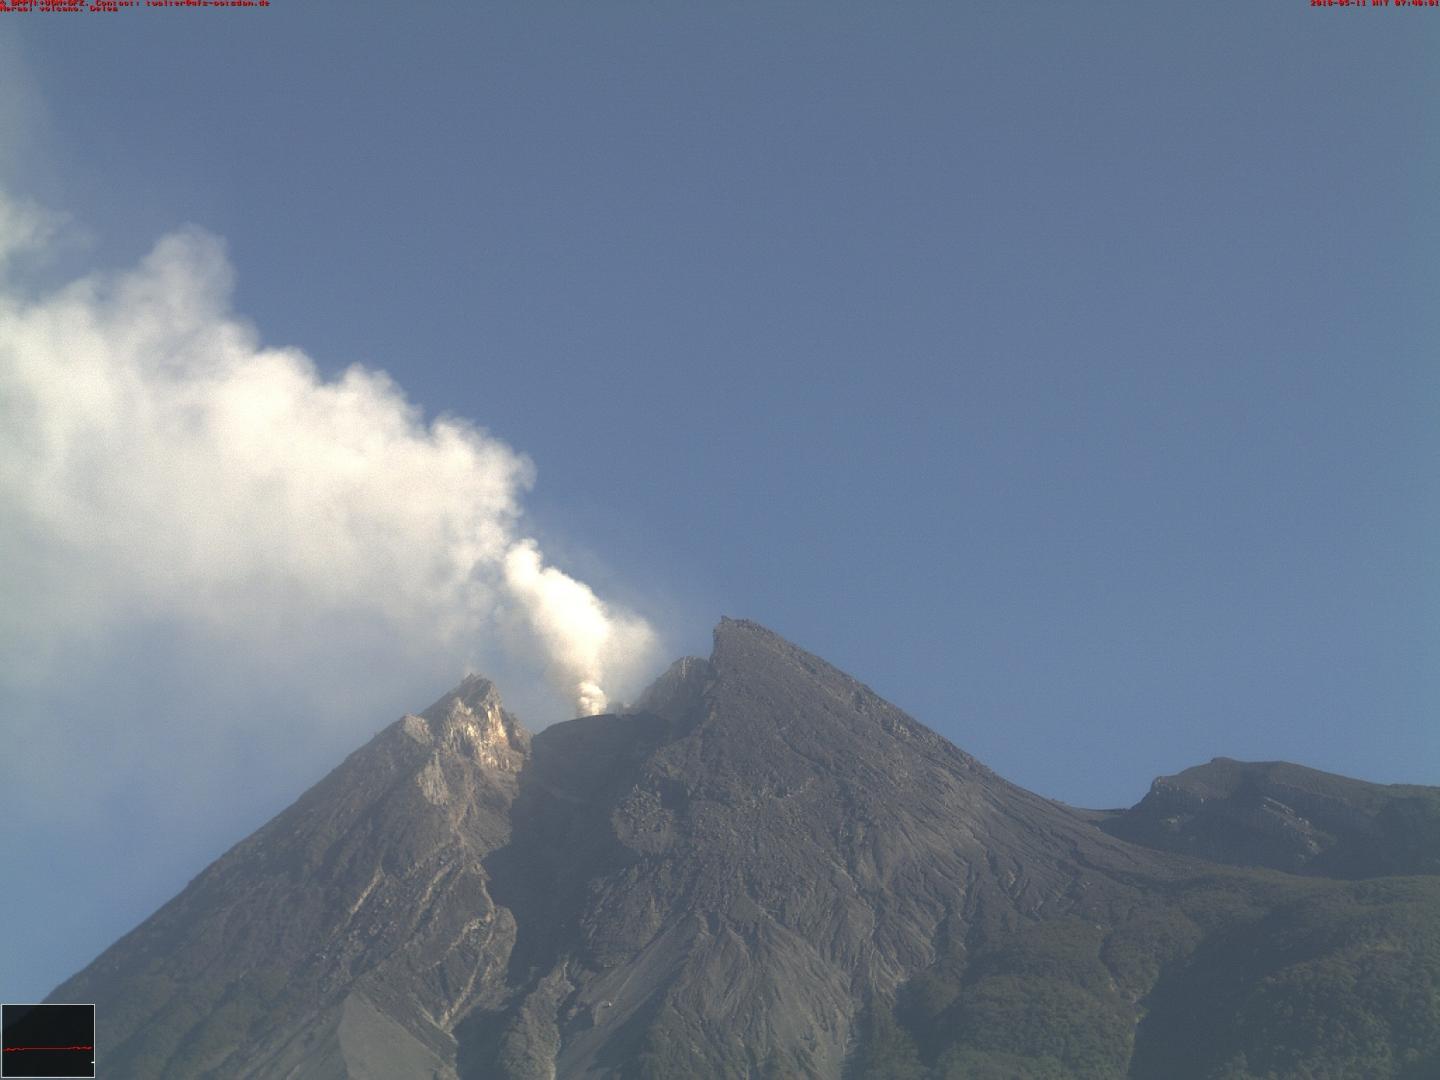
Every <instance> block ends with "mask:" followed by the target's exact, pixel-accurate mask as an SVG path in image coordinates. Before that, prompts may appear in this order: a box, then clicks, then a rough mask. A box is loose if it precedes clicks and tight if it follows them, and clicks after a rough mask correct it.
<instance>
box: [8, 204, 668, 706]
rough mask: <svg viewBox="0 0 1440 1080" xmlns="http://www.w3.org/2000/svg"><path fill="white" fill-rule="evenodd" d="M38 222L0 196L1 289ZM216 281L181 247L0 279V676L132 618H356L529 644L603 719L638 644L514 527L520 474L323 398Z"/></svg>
mask: <svg viewBox="0 0 1440 1080" xmlns="http://www.w3.org/2000/svg"><path fill="white" fill-rule="evenodd" d="M53 220H54V219H53V218H52V217H50V216H48V215H46V214H44V213H42V212H40V211H38V210H35V209H33V208H29V207H24V206H20V205H18V204H16V203H14V202H12V201H10V200H8V199H6V198H5V197H4V196H3V195H0V275H3V274H4V273H5V270H6V264H7V263H9V262H13V260H14V258H15V257H16V256H17V253H22V252H23V249H25V248H27V247H28V248H35V247H38V246H42V245H43V244H44V243H46V241H47V237H48V235H49V232H50V230H51V225H52V222H53ZM231 276H232V275H231V270H230V266H229V264H228V262H227V260H226V257H225V253H224V250H223V246H222V244H221V243H220V242H219V241H218V240H216V239H215V238H214V237H212V236H209V235H207V234H205V233H203V232H199V231H196V230H189V231H183V232H180V233H176V234H174V235H171V236H168V237H166V238H164V239H163V240H161V241H160V243H159V244H157V245H156V247H155V249H154V250H153V251H152V252H151V253H150V255H149V256H147V257H146V258H145V259H144V260H143V261H142V262H141V263H140V265H139V266H137V267H136V268H134V269H132V270H129V271H126V272H124V273H120V274H114V275H106V276H100V275H95V276H90V277H86V278H84V279H82V280H79V281H76V282H74V283H73V284H71V285H69V286H67V287H65V288H63V289H60V290H57V291H54V292H51V293H49V294H45V295H41V296H39V297H30V296H26V295H23V294H22V291H21V290H20V289H18V288H15V287H12V284H11V283H10V281H9V280H8V279H4V278H0V506H3V508H4V513H3V515H0V595H3V596H4V597H5V598H6V602H5V604H4V605H0V607H3V610H0V652H3V655H4V656H6V657H9V658H10V660H8V661H0V665H3V667H0V673H3V674H6V675H8V676H9V677H11V678H17V677H20V676H21V674H22V673H23V672H24V671H25V670H27V669H28V670H34V669H35V668H36V666H37V665H39V666H43V661H44V658H45V655H46V652H47V648H48V647H50V646H54V645H56V644H57V643H59V642H61V641H63V640H73V639H74V638H76V637H77V636H80V637H87V636H88V637H95V636H103V635H106V634H111V633H114V632H116V631H117V630H120V629H121V628H123V626H124V625H125V624H126V623H127V621H130V620H134V619H136V618H140V619H145V618H150V619H161V620H178V621H181V622H185V623H200V624H203V625H204V626H205V627H206V629H207V630H210V631H214V630H218V631H220V633H221V635H222V636H223V635H232V636H234V635H240V636H245V635H250V636H252V637H257V636H258V637H264V636H265V635H266V634H267V633H269V632H270V631H271V630H272V629H273V628H274V626H275V624H276V623H283V622H284V621H285V619H286V618H288V617H289V615H290V614H291V613H296V612H300V613H313V612H315V611H331V612H335V613H341V614H343V613H345V612H352V611H353V612H364V613H366V614H368V615H377V614H378V615H379V616H381V617H382V618H383V619H384V620H386V622H387V623H388V624H391V625H393V626H394V627H395V628H396V629H397V630H398V631H402V632H404V633H405V634H407V635H408V636H409V640H411V641H412V642H413V641H414V639H415V636H416V635H421V636H422V637H423V638H424V639H426V640H430V639H433V640H434V641H435V642H437V643H443V644H445V645H447V646H449V647H453V646H454V645H455V643H456V642H465V643H474V645H473V647H474V648H475V649H476V650H477V651H478V652H480V653H484V652H486V651H488V650H490V649H491V648H492V647H493V646H494V645H496V644H499V645H502V646H503V647H504V649H505V650H506V651H509V652H511V653H513V652H515V651H516V650H517V649H518V650H521V651H528V652H529V653H531V654H534V653H535V652H536V650H539V651H540V652H541V654H542V661H543V666H544V667H545V669H546V670H547V671H548V672H549V674H550V675H551V676H552V677H553V678H554V679H555V681H556V683H557V685H559V686H562V687H563V688H564V690H565V692H566V693H567V694H568V695H569V696H570V697H571V698H572V699H573V700H574V701H575V703H576V708H577V710H578V711H579V712H581V713H588V712H594V711H599V710H601V709H603V707H604V703H605V694H604V691H603V690H602V689H601V687H602V686H605V685H608V684H609V682H610V680H612V679H618V680H619V681H621V682H624V681H626V680H628V679H631V678H633V677H634V676H635V675H637V674H639V673H640V672H639V671H638V669H639V668H640V667H642V666H643V665H645V664H647V663H648V661H649V659H650V657H649V655H648V653H649V651H650V650H651V648H652V647H653V644H654V635H653V634H652V632H651V630H650V628H649V627H648V625H647V624H646V623H645V622H644V621H643V620H641V619H639V618H636V617H632V616H626V615H624V614H620V613H616V612H613V611H611V610H610V609H609V608H607V607H606V605H605V604H603V603H602V602H601V601H600V600H599V599H598V598H597V597H596V595H595V594H594V592H592V591H591V590H590V588H589V587H588V586H586V585H584V584H582V583H581V582H578V581H576V580H574V579H573V578H571V577H568V576H566V575H565V574H564V573H562V572H561V571H559V570H557V569H556V568H554V567H549V566H546V565H545V564H544V561H543V559H542V557H541V554H540V549H539V547H538V545H537V544H536V542H535V541H534V540H533V539H530V538H528V537H525V536H524V535H523V534H522V533H521V532H520V516H521V507H520V502H519V498H520V496H521V494H523V492H524V491H525V490H526V489H527V487H528V486H529V485H530V483H531V482H532V478H533V468H532V466H531V464H530V462H529V461H528V460H527V459H526V458H525V457H524V456H522V455H521V454H518V453H516V452H515V451H514V450H512V449H511V448H510V447H508V446H506V445H505V444H504V443H502V442H500V441H498V440H497V439H495V438H493V437H491V436H490V435H488V434H486V433H485V432H484V431H482V430H481V429H479V428H477V427H475V426H473V425H472V424H470V423H468V422H466V421H464V420H459V419H455V418H449V417H442V418H440V419H437V420H434V421H432V422H429V423H426V422H425V421H424V418H423V417H422V416H421V414H420V412H419V410H418V409H417V408H416V407H415V406H414V405H412V404H411V403H409V402H408V401H407V400H406V399H405V397H404V395H403V393H402V392H401V390H400V389H399V388H398V387H397V386H396V385H395V383H394V382H392V381H391V379H390V378H389V377H388V376H386V375H385V374H384V373H382V372H378V371H373V370H368V369H366V368H363V367H359V366H356V367H351V368H350V369H349V370H347V371H346V372H345V373H344V374H343V375H341V376H340V377H339V378H337V379H334V380H331V381H327V380H326V379H324V378H322V377H321V375H320V374H319V373H318V372H317V370H316V367H315V365H314V363H313V362H312V361H311V360H310V359H309V358H308V357H306V356H305V355H304V354H303V353H301V352H299V351H297V350H294V349H274V348H267V347H264V346H262V345H261V344H259V342H258V340H257V335H256V334H255V332H254V330H253V329H251V328H250V327H249V325H248V324H246V323H244V322H242V321H240V320H238V319H237V318H235V317H234V316H233V315H232V314H231V313H230V310H229V296H230V291H231ZM517 614H519V615H520V616H523V617H521V618H518V619H517V618H516V617H515V616H516V615H517ZM517 634H518V635H519V637H517ZM502 639H503V640H502ZM12 665H13V670H4V669H8V668H11V667H12Z"/></svg>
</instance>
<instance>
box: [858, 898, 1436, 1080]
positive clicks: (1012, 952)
mask: <svg viewBox="0 0 1440 1080" xmlns="http://www.w3.org/2000/svg"><path fill="white" fill-rule="evenodd" d="M1106 922H1109V924H1110V925H1108V926H1107V925H1106ZM968 945H969V947H968V948H966V947H960V946H956V947H955V948H953V949H952V950H951V952H950V953H949V954H948V955H946V956H944V957H942V958H941V960H940V961H939V962H937V963H936V964H935V965H934V967H932V968H931V969H929V970H928V971H926V972H924V973H922V974H921V975H919V976H917V977H916V978H914V979H912V980H911V981H910V982H909V983H908V984H907V985H906V986H905V987H903V988H902V990H901V993H900V994H899V995H898V997H897V998H896V1000H895V1002H894V1003H893V1005H892V1006H890V1007H889V1008H888V1009H880V1010H876V1011H875V1015H874V1016H873V1017H871V1018H870V1019H869V1021H868V1022H867V1024H866V1025H865V1029H864V1032H863V1045H862V1047H861V1049H860V1050H859V1051H857V1053H856V1054H855V1056H854V1059H853V1062H852V1072H851V1075H853V1076H854V1077H857V1078H864V1080H871V1078H874V1080H960V1078H962V1077H963V1078H965V1080H977V1078H986V1077H995V1078H997V1080H998V1078H1001V1077H1004V1078H1006V1080H1016V1078H1019V1080H1060V1078H1062V1077H1063V1078H1081V1080H1084V1078H1093V1080H1106V1078H1118V1077H1129V1078H1131V1080H1291V1078H1309V1080H1341V1078H1350V1077H1366V1078H1368V1080H1387V1078H1388V1080H1424V1078H1431V1077H1435V1076H1440V880H1436V879H1434V878H1388V879H1377V880H1370V881H1365V882H1356V883H1339V882H1333V881H1322V880H1314V879H1306V880H1302V879H1293V878H1282V877H1280V876H1279V875H1271V874H1241V873H1236V874H1230V875H1227V874H1218V875H1215V876H1213V877H1205V878H1200V879H1195V880H1192V881H1191V882H1188V883H1186V884H1185V885H1184V886H1183V887H1181V888H1178V889H1176V890H1175V892H1174V894H1173V895H1172V896H1171V897H1169V898H1168V902H1166V901H1164V900H1158V901H1156V902H1154V903H1151V904H1147V905H1146V906H1143V907H1140V908H1138V909H1136V910H1133V911H1130V912H1126V913H1123V915H1122V916H1121V917H1120V918H1118V919H1111V920H1106V921H1104V922H1102V921H1098V920H1097V921H1094V922H1092V921H1087V920H1081V919H1073V918H1072V919H1060V920H1054V921H1049V922H1036V923H1034V924H1032V925H1029V926H1024V925H1021V926H1014V927H1006V928H1005V929H1004V930H1001V931H998V932H996V933H994V934H993V935H992V936H991V938H990V939H989V940H980V941H975V940H972V941H971V942H969V943H968Z"/></svg>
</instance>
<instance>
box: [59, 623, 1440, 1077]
mask: <svg viewBox="0 0 1440 1080" xmlns="http://www.w3.org/2000/svg"><path fill="white" fill-rule="evenodd" d="M1302 771H1303V770H1302ZM1286 775H1287V776H1288V775H1289V774H1286ZM1331 779H1333V780H1337V781H1338V780H1341V779H1343V778H1331ZM1332 786H1333V785H1332ZM1407 797H1408V796H1407ZM1381 812H1383V809H1382V810H1377V811H1376V813H1377V814H1378V813H1381ZM1102 824H1104V822H1102ZM1111 824H1113V819H1112V822H1111ZM1400 834H1405V830H1404V829H1403V828H1400V829H1399V831H1398V833H1397V835H1400ZM1407 835H1408V834H1407ZM1421 835H1423V834H1421ZM1227 853H1228V851H1227V850H1226V849H1223V847H1222V849H1221V850H1220V851H1219V854H1221V855H1225V854H1227ZM53 999H54V1000H81V1001H91V1000H93V1001H95V1002H96V1003H97V1005H98V1006H99V1009H98V1014H99V1017H100V1025H101V1026H100V1032H99V1036H98V1039H99V1043H100V1053H101V1054H102V1055H103V1056H104V1058H105V1061H106V1063H107V1069H108V1072H107V1074H108V1075H112V1076H119V1077H126V1076H135V1077H152V1076H166V1077H172V1076H174V1077H188V1076H212V1077H230V1076H250V1077H312V1076H313V1077H382V1076H383V1077H387V1078H393V1080H405V1078H408V1077H417V1078H433V1077H452V1078H457V1077H458V1078H462V1080H470V1078H476V1080H478V1078H485V1080H492V1078H494V1080H519V1078H526V1080H528V1078H545V1080H553V1078H565V1080H568V1078H579V1077H615V1078H625V1080H655V1078H672V1077H673V1078H682V1077H683V1078H689V1077H700V1076H703V1077H733V1078H761V1077H816V1078H827V1080H839V1078H841V1077H845V1078H853V1077H877V1078H879V1077H885V1078H892V1080H893V1078H912V1080H940V1078H944V1080H959V1078H961V1077H964V1078H976V1077H996V1078H999V1077H1005V1078H1015V1077H1021V1078H1025V1077H1029V1078H1047V1080H1048V1078H1060V1077H1066V1078H1069V1077H1078V1078H1091V1080H1109V1078H1118V1077H1131V1078H1133V1080H1176V1078H1179V1080H1185V1078H1194V1080H1216V1078H1224V1080H1252V1078H1253V1080H1260V1078H1266V1077H1275V1076H1289V1075H1307V1074H1308V1075H1314V1076H1342V1075H1343V1076H1351V1075H1357V1076H1358V1075H1364V1076H1369V1077H1375V1078H1376V1080H1385V1078H1399V1080H1422V1078H1424V1077H1430V1076H1434V1075H1440V877H1416V878H1391V877H1381V878H1376V879H1373V880H1368V881H1360V882H1341V881H1333V880H1328V879H1321V878H1314V877H1311V878H1302V877H1296V876H1293V875H1289V874H1282V873H1278V872H1274V871H1271V870H1245V869H1239V868H1235V867H1228V866H1220V865H1216V864H1214V863H1207V862H1201V861H1199V860H1196V859H1193V858H1187V857H1184V856H1181V855H1177V854H1173V853H1171V852H1166V851H1160V850H1154V849H1153V848H1151V847H1145V846H1140V845H1137V844H1135V843H1131V842H1129V841H1128V840H1125V839H1121V838H1119V837H1117V836H1112V835H1109V834H1108V833H1107V832H1106V831H1105V830H1104V829H1102V828H1100V827H1097V824H1096V820H1095V815H1094V814H1091V813H1088V812H1082V811H1074V810H1071V809H1069V808H1066V807H1064V806H1062V805H1060V804H1057V803H1054V802H1051V801H1049V800H1046V799H1043V798H1041V797H1039V796H1037V795H1034V794H1032V793H1030V792H1027V791H1024V790H1023V789H1020V788H1017V787H1015V786H1014V785H1013V784H1010V783H1008V782H1007V781H1005V780H1003V779H1002V778H1000V777H998V776H996V775H995V774H994V773H993V772H991V771H990V770H989V769H987V768H985V766H983V765H981V764H980V763H979V762H977V761H975V760H974V759H973V758H971V757H970V756H969V755H967V754H965V753H964V752H963V751H961V750H959V749H957V748H956V747H954V746H952V745H951V744H950V743H948V742H946V741H945V740H944V739H942V738H940V737H939V736H938V735H936V734H935V733H933V732H931V731H929V730H928V729H926V728H924V727H922V726H921V725H919V724H917V723H916V722H915V721H913V720H912V719H910V718H909V717H907V716H906V715H905V714H903V713H902V712H900V711H899V710H898V709H896V708H894V707H893V706H891V705H889V704H887V703H886V702H884V701H882V700H881V699H880V698H878V697H877V696H876V695H875V694H874V693H872V692H871V691H870V690H869V689H868V688H866V687H865V686H863V685H862V684H860V683H858V682H856V681H855V680H854V679H852V678H850V677H849V676H847V675H845V674H844V673H842V672H840V671H838V670H836V669H835V668H833V667H831V666H830V665H828V664H826V663H824V662H823V661H821V660H819V659H817V658H816V657H814V656H811V655H810V654H808V653H806V652H804V651H803V650H801V649H798V648H796V647H795V646H793V645H791V644H790V643H788V642H786V641H784V640H782V639H781V638H779V637H777V636H776V635H774V634H772V633H771V632H769V631H767V630H765V629H764V628H762V627H759V626H757V625H755V624H753V623H748V622H742V621H736V620H724V621H722V622H721V624H720V626H719V627H718V628H717V629H716V631H715V647H714V651H713V653H712V654H711V656H710V657H709V658H708V659H699V658H693V657H692V658H686V659H684V660H681V661H678V662H677V663H676V664H675V665H673V666H672V667H671V669H670V670H669V671H667V672H666V673H665V674H664V675H662V676H661V677H660V679H658V680H657V681H656V683H655V684H654V685H653V686H652V687H651V688H650V690H649V691H647V693H646V694H645V695H644V696H643V697H642V698H641V700H640V702H639V704H638V705H637V706H636V708H635V709H634V711H632V712H630V713H627V714H625V715H609V716H595V717H586V718H583V719H580V720H574V721H570V722H568V723H563V724H557V725H555V726H553V727H550V728H548V729H546V730H545V731H543V732H541V733H540V734H538V735H536V736H535V737H534V739H533V740H531V739H529V738H528V737H527V736H526V735H525V734H524V733H523V732H522V731H521V730H520V728H519V726H518V725H517V724H516V723H515V721H514V719H513V718H512V717H510V716H509V715H508V714H506V713H505V712H504V710H503V709H502V708H501V706H500V702H499V698H498V696H497V695H496V693H495V690H494V688H493V687H492V686H490V684H489V683H487V682H485V681H484V680H481V679H469V680H467V681H466V682H465V683H464V684H462V686H461V687H459V688H458V689H457V690H456V691H455V692H453V693H452V694H450V695H447V696H446V697H445V698H442V699H441V701H439V702H437V703H436V705H434V706H432V707H431V708H430V709H429V710H427V711H426V712H425V713H424V714H422V715H421V716H419V717H413V716H411V717H405V718H404V719H402V720H401V721H399V722H397V723H396V724H394V725H392V726H391V727H389V728H387V729H386V730H385V731H383V732H382V733H381V734H380V735H378V736H377V737H376V738H375V739H374V740H372V742H371V743H370V744H369V745H367V746H366V747H364V748H362V749H361V750H359V751H357V752H356V753H355V754H353V755H352V756H351V757H350V758H349V759H348V760H347V761H346V762H345V763H344V764H343V765H342V766H341V767H340V768H339V769H337V770H336V771H335V772H334V773H332V774H331V775H330V776H329V777H327V778H326V779H325V780H324V781H322V782H321V783H320V784H318V785H316V787H315V788H313V789H312V790H311V791H309V792H307V793H306V794H305V795H304V796H303V797H302V798H301V799H300V800H299V801H298V802H297V803H296V804H295V805H294V806H292V807H291V808H290V809H288V810H286V811H285V812H284V813H282V814H281V815H280V816H279V817H277V818H276V819H275V820H274V821H272V822H271V823H270V824H268V825H266V826H265V827H264V828H262V829H261V830H260V831H258V832H257V833H256V834H255V835H253V836H252V837H250V838H249V839H247V840H245V841H244V842H242V843H241V844H239V845H237V846H236V847H235V848H234V849H232V850H231V851H230V852H229V853H227V854H226V855H225V856H224V857H222V858H221V859H220V860H218V861H217V862H216V863H215V864H214V865H213V866H211V867H210V868H209V869H208V870H206V871H205V872H204V873H203V874H201V875H200V877H198V878H197V879H196V880H195V881H194V882H193V883H192V884H191V885H190V886H189V887H188V888H187V889H186V890H185V891H184V892H182V893H181V894H180V896H178V897H177V898H176V899H175V900H173V901H171V903H169V904H167V905H166V906H165V907H164V908H162V909H161V910H160V911H159V912H157V913H156V915H154V916H153V917H152V918H150V919H149V920H147V921H146V922H145V923H144V924H142V925H141V926H140V927H139V928H138V929H136V930H135V931H134V932H133V933H131V934H129V935H127V936H126V937H125V938H123V939H122V940H121V941H120V942H118V943H117V944H116V945H115V946H113V947H112V948H111V949H109V950H107V951H106V952H105V953H104V954H103V955H102V956H101V957H100V958H99V959H98V960H97V961H96V962H95V963H94V964H92V965H91V966H90V967H89V968H87V969H86V970H85V971H83V972H81V973H80V974H79V975H78V976H76V977H75V978H74V979H72V980H70V982H68V983H66V984H65V985H63V986H62V987H60V988H59V989H58V990H57V991H56V993H55V995H53Z"/></svg>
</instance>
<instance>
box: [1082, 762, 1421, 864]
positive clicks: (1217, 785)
mask: <svg viewBox="0 0 1440 1080" xmlns="http://www.w3.org/2000/svg"><path fill="white" fill-rule="evenodd" d="M1101 827H1102V828H1103V829H1104V830H1105V831H1106V832H1108V833H1110V834H1111V835H1112V836H1119V837H1123V838H1124V839H1126V840H1132V841H1134V842H1135V843H1137V844H1145V845H1147V846H1149V847H1155V848H1161V849H1163V850H1165V851H1178V852H1181V853H1183V854H1186V855H1198V856H1200V857H1202V858H1206V859H1214V860H1215V861H1217V862H1228V863H1235V864H1238V865H1242V866H1270V867H1274V868H1275V869H1277V870H1288V871H1291V872H1293V873H1304V874H1319V875H1323V876H1325V877H1344V878H1362V877H1377V876H1381V875H1387V874H1440V789H1437V788H1432V787H1416V786H1413V785H1402V784H1389V785H1386V784H1367V783H1365V782H1364V781H1363V780H1351V779H1350V778H1349V777H1345V776H1335V775H1334V774H1332V773H1323V772H1319V771H1317V770H1315V769H1306V768H1304V767H1302V766H1300V765H1290V764H1287V763H1286V762H1283V761H1267V762H1243V761H1231V760H1230V759H1229V758H1216V759H1215V760H1214V761H1212V762H1210V763H1209V764H1208V765H1198V766H1196V767H1195V768H1193V769H1186V770H1185V771H1184V772H1182V773H1180V774H1179V775H1177V776H1162V777H1160V778H1159V779H1158V780H1156V781H1155V783H1154V784H1152V785H1151V786H1150V793H1149V794H1148V795H1146V796H1145V798H1144V799H1143V800H1141V801H1140V803H1139V804H1138V805H1136V806H1135V807H1134V808H1133V809H1131V810H1128V811H1126V812H1125V813H1123V814H1120V815H1117V816H1116V817H1114V818H1112V819H1110V820H1108V821H1105V822H1103V823H1102V825H1101Z"/></svg>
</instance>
